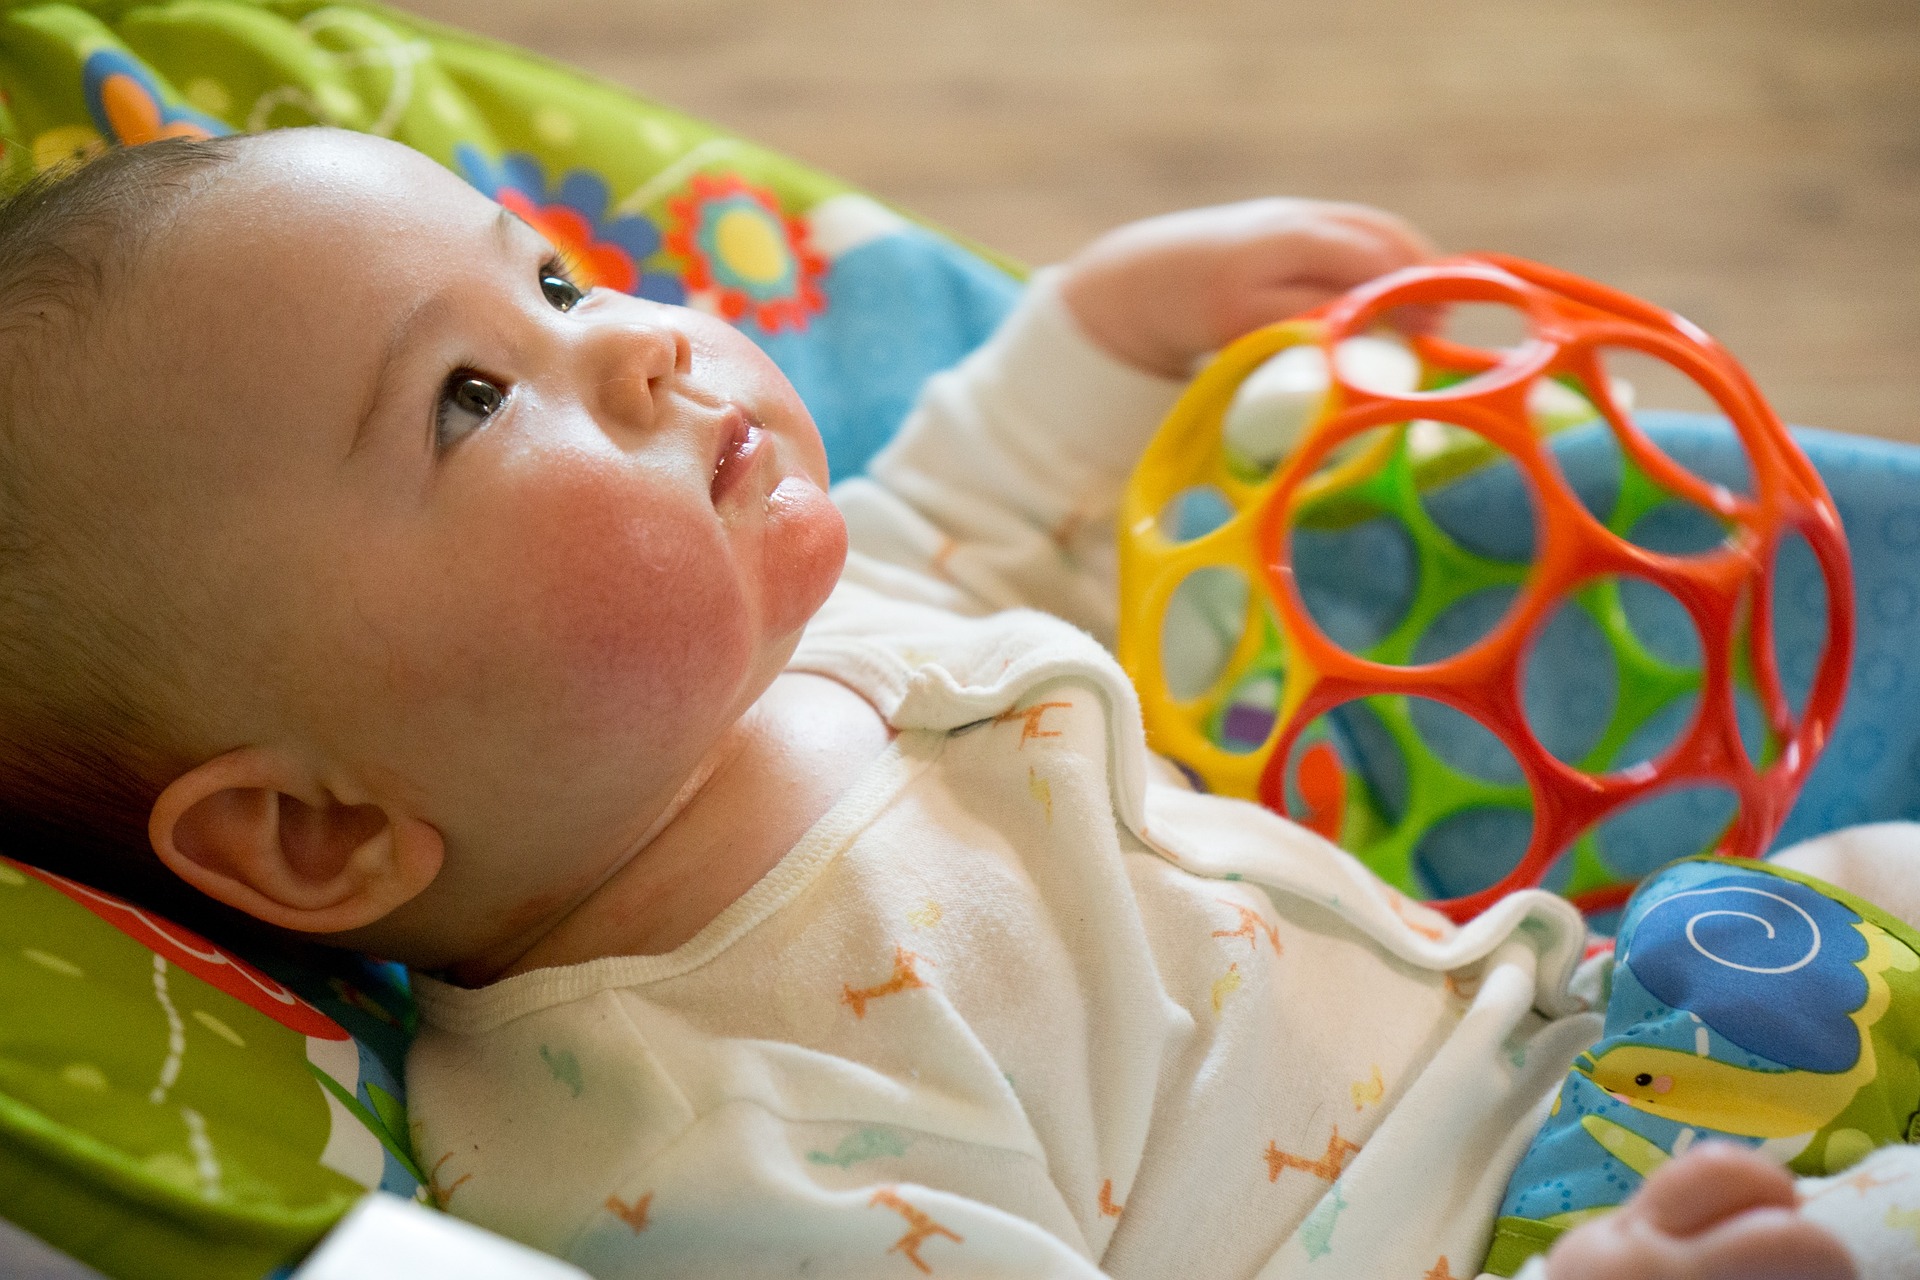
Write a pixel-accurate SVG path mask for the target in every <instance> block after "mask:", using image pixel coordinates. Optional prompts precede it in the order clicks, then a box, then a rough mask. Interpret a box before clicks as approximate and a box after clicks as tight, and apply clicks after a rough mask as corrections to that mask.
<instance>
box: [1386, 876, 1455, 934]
mask: <svg viewBox="0 0 1920 1280" xmlns="http://www.w3.org/2000/svg"><path fill="white" fill-rule="evenodd" d="M1387 902H1388V903H1389V904H1390V905H1391V906H1392V907H1393V914H1394V915H1396V916H1399V917H1400V923H1401V924H1404V925H1405V926H1407V928H1409V929H1411V930H1413V931H1414V932H1415V933H1417V934H1419V935H1420V936H1421V937H1423V938H1425V939H1426V940H1427V941H1428V942H1438V941H1440V940H1441V939H1442V938H1444V937H1446V936H1447V933H1448V930H1449V928H1450V927H1451V926H1448V925H1444V924H1435V923H1433V922H1432V921H1430V920H1423V919H1421V918H1420V916H1419V915H1417V914H1416V913H1415V912H1414V909H1413V906H1412V904H1411V903H1409V902H1408V901H1407V900H1406V899H1405V898H1403V897H1401V896H1400V895H1399V894H1397V893H1395V892H1394V891H1393V890H1391V889H1389V890H1387Z"/></svg>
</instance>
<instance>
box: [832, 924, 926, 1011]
mask: <svg viewBox="0 0 1920 1280" xmlns="http://www.w3.org/2000/svg"><path fill="white" fill-rule="evenodd" d="M917 960H926V961H927V963H928V964H932V963H933V961H931V960H927V958H926V957H925V956H920V955H915V954H914V953H913V952H911V951H909V950H907V949H906V948H905V947H903V946H901V945H900V944H899V943H897V942H896V943H894V945H893V976H892V977H891V978H888V979H887V980H886V981H885V982H882V983H880V984H879V985H877V986H872V987H862V988H860V989H859V990H857V991H856V990H854V988H853V987H852V986H851V985H847V986H844V987H843V988H842V989H841V995H840V1003H841V1004H844V1005H848V1006H850V1007H851V1008H852V1009H853V1016H854V1017H856V1018H864V1017H866V1016H867V1001H869V1000H878V999H880V998H881V997H882V996H891V995H897V994H899V993H900V992H902V991H911V990H913V989H914V988H915V987H924V986H926V985H927V984H926V980H925V979H923V978H922V977H921V976H920V975H919V973H917V972H915V970H914V967H913V966H914V962H915V961H917Z"/></svg>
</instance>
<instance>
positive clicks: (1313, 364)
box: [1220, 334, 1420, 474]
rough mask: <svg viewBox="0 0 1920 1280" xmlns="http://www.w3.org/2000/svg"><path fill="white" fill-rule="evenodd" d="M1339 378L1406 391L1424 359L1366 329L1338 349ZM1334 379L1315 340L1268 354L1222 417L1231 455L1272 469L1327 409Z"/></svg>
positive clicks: (1256, 468) (1261, 469)
mask: <svg viewBox="0 0 1920 1280" xmlns="http://www.w3.org/2000/svg"><path fill="white" fill-rule="evenodd" d="M1334 363H1335V365H1336V366H1337V367H1338V369H1339V373H1340V377H1341V378H1342V379H1343V380H1345V381H1346V382H1347V384H1348V385H1349V386H1352V387H1354V388H1356V389H1358V390H1362V391H1371V392H1375V393H1378V394H1382V395H1404V394H1406V393H1407V392H1409V391H1412V390H1414V389H1415V388H1416V387H1417V386H1418V385H1419V383H1420V361H1419V358H1418V357H1416V356H1415V355H1414V354H1413V352H1412V351H1410V350H1408V348H1407V346H1406V344H1405V343H1403V342H1400V341H1398V340H1397V339H1394V338H1392V337H1388V336H1386V335H1384V334H1381V335H1375V334H1362V335H1359V336H1357V337H1352V338H1348V339H1347V340H1346V341H1344V342H1342V343H1341V344H1340V345H1339V347H1338V348H1337V349H1336V351H1335V353H1334ZM1331 386H1332V379H1331V377H1330V376H1329V373H1328V370H1327V356H1326V352H1325V351H1324V350H1323V349H1321V348H1320V347H1318V346H1315V345H1313V344H1310V343H1308V344H1303V345H1300V346H1294V347H1288V348H1286V349H1285V350H1284V351H1280V352H1276V353H1275V354H1274V355H1272V356H1270V357H1268V358H1267V360H1266V361H1265V362H1263V363H1262V364H1261V365H1260V366H1259V367H1258V368H1256V369H1255V370H1254V371H1253V372H1252V373H1251V374H1249V375H1247V377H1246V379H1245V380H1244V381H1243V382H1241V384H1240V386H1239V389H1238V390H1236V391H1235V392H1234V395H1233V399H1232V401H1231V402H1230V403H1229V404H1228V405H1227V410H1226V413H1225V414H1224V415H1223V416H1222V417H1221V420H1220V434H1221V438H1222V440H1223V441H1224V442H1225V444H1226V448H1227V452H1228V455H1229V456H1230V457H1231V458H1233V459H1234V460H1235V461H1236V462H1239V463H1240V464H1242V466H1243V467H1244V468H1245V469H1248V470H1251V471H1253V472H1254V473H1256V474H1264V473H1266V472H1268V471H1271V470H1272V469H1273V467H1274V465H1275V464H1276V463H1278V462H1279V461H1280V460H1281V459H1282V458H1284V457H1286V456H1287V455H1288V454H1289V453H1291V452H1292V451H1293V447H1294V446H1295V445H1296V444H1298V443H1299V441H1300V438H1301V437H1302V436H1303V435H1305V434H1306V432H1307V430H1308V428H1310V427H1311V426H1312V425H1313V424H1314V423H1315V422H1317V421H1318V420H1319V418H1320V416H1321V415H1322V414H1323V413H1324V412H1325V411H1326V409H1327V393H1328V390H1329V388H1330V387H1331Z"/></svg>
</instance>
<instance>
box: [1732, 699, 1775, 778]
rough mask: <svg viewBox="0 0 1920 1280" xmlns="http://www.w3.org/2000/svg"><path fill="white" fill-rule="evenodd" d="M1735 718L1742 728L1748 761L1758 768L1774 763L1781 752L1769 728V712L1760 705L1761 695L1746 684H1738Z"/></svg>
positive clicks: (1743, 747)
mask: <svg viewBox="0 0 1920 1280" xmlns="http://www.w3.org/2000/svg"><path fill="white" fill-rule="evenodd" d="M1733 718H1734V723H1735V724H1736V726H1737V727H1738V728H1739V730H1740V748H1741V750H1743V751H1745V752H1746V753H1747V762H1748V763H1749V764H1751V765H1753V767H1754V768H1756V769H1764V768H1766V767H1767V766H1768V765H1769V764H1772V763H1773V760H1774V757H1775V756H1777V755H1778V754H1779V744H1778V743H1777V742H1776V741H1775V740H1774V735H1773V732H1772V730H1770V729H1768V728H1767V713H1766V712H1765V711H1764V710H1763V709H1762V708H1761V706H1760V696H1759V695H1758V694H1756V693H1755V692H1754V691H1753V690H1752V689H1749V688H1746V687H1745V686H1736V687H1735V689H1734V691H1733Z"/></svg>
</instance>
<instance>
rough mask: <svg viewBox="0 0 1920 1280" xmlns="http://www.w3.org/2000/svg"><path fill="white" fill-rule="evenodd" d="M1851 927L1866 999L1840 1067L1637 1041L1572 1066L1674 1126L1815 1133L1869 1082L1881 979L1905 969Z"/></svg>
mask: <svg viewBox="0 0 1920 1280" xmlns="http://www.w3.org/2000/svg"><path fill="white" fill-rule="evenodd" d="M1854 927H1855V928H1856V929H1858V930H1859V931H1860V933H1861V934H1862V935H1863V936H1864V937H1865V938H1866V940H1867V954H1866V956H1865V958H1863V959H1862V960H1860V962H1859V968H1860V971H1861V972H1862V973H1864V974H1865V975H1866V978H1867V998H1866V1000H1865V1002H1864V1003H1862V1004H1861V1006H1860V1007H1859V1008H1858V1009H1856V1010H1854V1011H1853V1012H1852V1013H1850V1014H1848V1015H1847V1017H1848V1020H1849V1021H1850V1022H1852V1023H1853V1026H1854V1031H1855V1034H1856V1035H1858V1037H1859V1045H1860V1050H1859V1053H1858V1055H1857V1056H1856V1057H1855V1059H1854V1063H1853V1066H1851V1067H1849V1068H1848V1069H1847V1070H1845V1071H1832V1072H1829V1071H1804V1070H1792V1071H1767V1070H1754V1069H1751V1068H1747V1067H1739V1066H1735V1065H1733V1064H1732V1063H1727V1062H1720V1061H1717V1060H1715V1059H1713V1058H1710V1057H1707V1056H1705V1055H1704V1054H1702V1053H1687V1052H1684V1051H1683V1050H1679V1049H1667V1048H1662V1047H1659V1046H1656V1045H1639V1044H1622V1045H1616V1046H1615V1047H1614V1048H1611V1049H1609V1050H1607V1051H1606V1052H1604V1053H1602V1054H1600V1055H1599V1056H1598V1057H1592V1056H1589V1055H1587V1054H1582V1055H1581V1056H1580V1059H1579V1060H1578V1061H1577V1062H1576V1063H1575V1064H1574V1069H1575V1070H1577V1071H1581V1072H1583V1073H1584V1074H1585V1075H1586V1076H1587V1077H1588V1078H1589V1079H1591V1080H1592V1081H1593V1082H1594V1083H1595V1084H1597V1085H1599V1086H1600V1087H1601V1088H1602V1089H1605V1090H1606V1091H1607V1092H1608V1093H1610V1094H1612V1095H1613V1096H1614V1097H1616V1098H1618V1099H1619V1100H1620V1101H1622V1102H1624V1103H1626V1104H1627V1105H1628V1106H1630V1107H1634V1108H1636V1109H1638V1110H1641V1111H1645V1112H1647V1113H1649V1114H1651V1115H1656V1116H1660V1117H1661V1118H1663V1119H1666V1120H1671V1121H1673V1122H1675V1123H1676V1124H1684V1125H1691V1126H1693V1127H1695V1128H1699V1129H1717V1130H1719V1131H1720V1132H1721V1133H1734V1134H1741V1135H1743V1136H1746V1137H1753V1138H1791V1137H1798V1136H1802V1135H1807V1134H1813V1133H1817V1132H1818V1131H1819V1130H1821V1129H1823V1128H1825V1127H1826V1126H1827V1125H1828V1124H1830V1123H1832V1122H1833V1120H1834V1118H1835V1117H1836V1116H1838V1115H1839V1114H1840V1113H1841V1112H1842V1111H1845V1110H1846V1109H1847V1106H1848V1104H1849V1103H1851V1102H1852V1101H1853V1099H1854V1095H1856V1094H1857V1093H1859V1092H1860V1089H1861V1087H1862V1086H1863V1085H1865V1084H1867V1083H1868V1082H1870V1081H1871V1080H1873V1079H1874V1077H1875V1075H1876V1073H1877V1066H1876V1063H1875V1059H1874V1052H1873V1034H1872V1033H1873V1025H1874V1024H1875V1023H1876V1022H1878V1021H1879V1020H1880V1017H1881V1015H1882V1014H1884V1013H1885V1012H1886V1010H1887V1006H1888V1004H1889V1003H1890V1002H1891V1000H1892V992H1891V990H1890V989H1889V988H1888V986H1887V981H1886V979H1885V978H1884V977H1883V976H1882V975H1883V974H1884V973H1885V971H1886V970H1887V969H1888V968H1889V967H1893V968H1909V967H1911V966H1912V964H1913V959H1912V956H1911V955H1910V954H1909V953H1907V952H1906V951H1905V950H1904V948H1902V947H1901V946H1900V945H1899V944H1898V943H1896V942H1895V941H1894V939H1892V938H1891V937H1889V936H1888V935H1887V934H1886V933H1885V932H1884V931H1882V930H1881V929H1879V928H1878V927H1876V926H1874V925H1872V924H1870V923H1868V922H1866V921H1861V922H1860V923H1859V924H1856V925H1855V926H1854Z"/></svg>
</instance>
